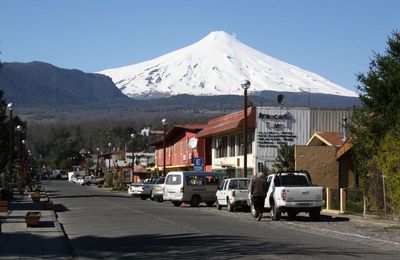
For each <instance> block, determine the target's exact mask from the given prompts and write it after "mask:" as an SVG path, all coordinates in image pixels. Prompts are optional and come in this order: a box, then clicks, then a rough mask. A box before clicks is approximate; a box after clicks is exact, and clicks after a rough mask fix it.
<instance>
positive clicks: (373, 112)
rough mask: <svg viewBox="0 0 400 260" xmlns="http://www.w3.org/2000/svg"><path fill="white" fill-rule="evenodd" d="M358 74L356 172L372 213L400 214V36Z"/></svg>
mask: <svg viewBox="0 0 400 260" xmlns="http://www.w3.org/2000/svg"><path fill="white" fill-rule="evenodd" d="M387 45H388V46H387V49H386V51H385V53H384V54H377V53H375V54H374V56H373V58H372V59H371V61H370V64H369V71H368V73H360V74H358V75H357V78H358V81H359V82H360V85H359V86H358V90H359V91H361V95H360V99H361V101H362V102H363V106H362V107H360V108H359V109H357V110H356V111H355V113H354V116H353V123H352V124H351V125H350V130H351V133H352V136H351V138H352V139H351V140H352V143H353V148H354V161H355V164H356V167H355V168H356V172H357V174H358V175H359V176H360V178H361V180H362V191H363V194H364V195H365V198H366V202H367V207H368V210H369V211H374V212H376V211H378V212H382V213H386V212H387V213H390V212H392V213H400V33H399V32H397V31H395V32H393V33H392V36H391V37H389V38H388V40H387Z"/></svg>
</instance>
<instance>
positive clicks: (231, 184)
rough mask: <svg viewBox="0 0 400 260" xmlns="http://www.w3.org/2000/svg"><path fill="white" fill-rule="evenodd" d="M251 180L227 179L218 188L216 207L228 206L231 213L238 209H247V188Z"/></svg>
mask: <svg viewBox="0 0 400 260" xmlns="http://www.w3.org/2000/svg"><path fill="white" fill-rule="evenodd" d="M250 180H251V178H230V179H225V180H224V181H223V182H222V184H221V185H220V186H219V187H218V190H217V193H216V196H217V201H216V207H217V209H218V210H220V209H221V208H222V206H226V207H227V210H228V211H229V212H232V211H233V210H234V209H236V208H238V207H247V188H248V186H249V183H250Z"/></svg>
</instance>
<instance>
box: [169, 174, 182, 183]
mask: <svg viewBox="0 0 400 260" xmlns="http://www.w3.org/2000/svg"><path fill="white" fill-rule="evenodd" d="M181 181H182V178H181V175H168V177H167V180H166V181H165V184H171V185H179V184H181Z"/></svg>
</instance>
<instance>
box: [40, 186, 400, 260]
mask: <svg viewBox="0 0 400 260" xmlns="http://www.w3.org/2000/svg"><path fill="white" fill-rule="evenodd" d="M46 185H47V190H48V193H49V196H50V197H51V198H52V200H53V201H54V203H55V207H56V210H57V214H58V217H59V218H58V219H59V221H60V222H61V223H62V225H63V227H64V229H65V231H66V233H67V235H68V237H69V239H70V243H71V246H72V248H73V251H74V254H75V256H76V257H77V258H79V259H84V258H114V259H115V258H131V259H143V258H152V259H160V258H165V259H176V258H179V259H210V258H213V259H232V258H238V259H293V258H296V259H310V258H315V259H322V258H324V259H351V258H360V257H362V258H365V259H399V258H398V255H399V253H400V247H399V246H398V245H400V244H390V241H381V240H380V239H376V240H370V239H368V238H366V237H364V236H362V235H360V236H359V235H356V236H352V235H351V234H346V232H341V231H337V228H335V226H340V225H341V222H343V223H342V224H344V225H348V224H347V223H348V222H349V221H346V220H345V219H333V220H332V219H330V218H327V217H326V218H324V220H323V221H321V222H318V223H313V222H309V221H308V220H306V219H305V218H301V217H300V218H299V219H298V220H297V221H293V222H289V221H287V220H283V221H280V222H271V221H270V220H269V218H267V217H265V218H264V219H263V220H262V221H261V222H257V221H255V220H254V219H253V218H251V216H250V215H249V214H248V213H228V212H226V211H217V210H216V209H214V208H208V207H205V206H204V207H198V208H191V207H188V206H183V207H180V208H176V207H174V206H172V205H171V204H169V203H167V202H165V203H157V202H153V201H150V200H146V201H143V200H140V199H136V198H130V197H127V196H125V195H121V194H117V193H112V192H109V191H104V190H102V189H98V188H97V187H94V186H91V187H86V186H84V187H82V186H80V185H77V184H72V183H69V182H67V181H49V182H47V183H46ZM329 226H332V227H333V230H332V229H329ZM346 229H347V228H346ZM349 232H350V231H349Z"/></svg>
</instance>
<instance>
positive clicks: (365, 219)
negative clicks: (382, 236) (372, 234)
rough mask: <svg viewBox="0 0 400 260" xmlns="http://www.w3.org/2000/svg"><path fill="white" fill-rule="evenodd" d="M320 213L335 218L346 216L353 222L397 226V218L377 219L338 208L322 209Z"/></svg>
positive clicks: (373, 216)
mask: <svg viewBox="0 0 400 260" xmlns="http://www.w3.org/2000/svg"><path fill="white" fill-rule="evenodd" d="M321 214H324V215H327V216H331V217H335V218H348V219H349V220H351V221H355V222H363V223H369V224H371V225H376V226H386V227H393V226H394V227H395V226H398V220H385V219H379V218H377V217H376V216H375V215H366V216H363V215H356V214H351V213H344V214H342V213H339V210H326V209H323V210H322V211H321Z"/></svg>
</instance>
